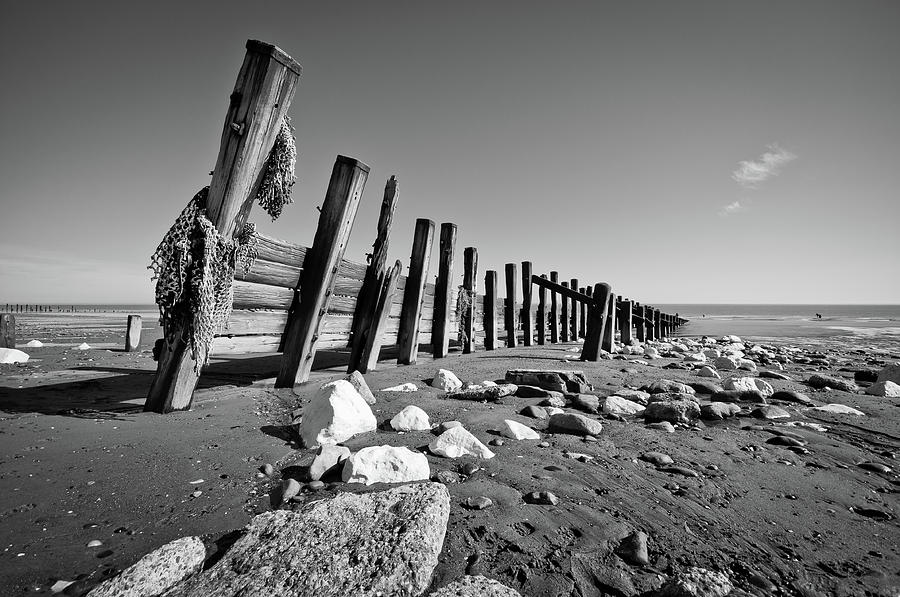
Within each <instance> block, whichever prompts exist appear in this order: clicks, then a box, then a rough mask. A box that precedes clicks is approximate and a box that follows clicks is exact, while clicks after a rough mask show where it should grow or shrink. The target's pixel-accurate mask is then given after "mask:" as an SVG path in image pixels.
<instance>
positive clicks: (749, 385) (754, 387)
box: [722, 377, 775, 396]
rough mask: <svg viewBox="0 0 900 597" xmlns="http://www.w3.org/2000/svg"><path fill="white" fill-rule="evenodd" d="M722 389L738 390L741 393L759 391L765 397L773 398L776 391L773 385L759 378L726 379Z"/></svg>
mask: <svg viewBox="0 0 900 597" xmlns="http://www.w3.org/2000/svg"><path fill="white" fill-rule="evenodd" d="M722 387H723V388H725V389H726V390H736V391H739V392H753V391H758V392H759V393H760V394H762V395H763V396H771V395H772V394H773V393H775V390H774V389H773V388H772V386H771V385H769V384H768V383H766V382H764V381H763V380H761V379H759V378H757V377H732V378H729V379H726V380H725V381H724V382H723V383H722Z"/></svg>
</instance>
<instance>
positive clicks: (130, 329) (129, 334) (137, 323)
mask: <svg viewBox="0 0 900 597" xmlns="http://www.w3.org/2000/svg"><path fill="white" fill-rule="evenodd" d="M140 345H141V316H140V315H129V316H128V325H127V327H126V328H125V352H134V351H135V350H137V349H138V347H139V346H140Z"/></svg>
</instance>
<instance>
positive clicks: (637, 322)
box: [634, 303, 647, 342]
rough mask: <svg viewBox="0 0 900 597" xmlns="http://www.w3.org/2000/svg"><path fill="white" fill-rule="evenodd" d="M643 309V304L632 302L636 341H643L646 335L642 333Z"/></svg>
mask: <svg viewBox="0 0 900 597" xmlns="http://www.w3.org/2000/svg"><path fill="white" fill-rule="evenodd" d="M644 311H645V308H644V305H642V304H640V303H634V331H635V335H636V336H637V341H638V342H644V341H646V339H647V335H646V334H645V333H644V330H645V326H644Z"/></svg>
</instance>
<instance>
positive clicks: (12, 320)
mask: <svg viewBox="0 0 900 597" xmlns="http://www.w3.org/2000/svg"><path fill="white" fill-rule="evenodd" d="M15 347H16V316H15V315H13V314H12V313H0V348H15Z"/></svg>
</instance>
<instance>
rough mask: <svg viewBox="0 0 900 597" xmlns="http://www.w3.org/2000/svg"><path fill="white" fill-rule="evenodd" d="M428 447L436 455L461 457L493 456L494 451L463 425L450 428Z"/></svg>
mask: <svg viewBox="0 0 900 597" xmlns="http://www.w3.org/2000/svg"><path fill="white" fill-rule="evenodd" d="M428 449H429V450H430V451H431V453H432V454H435V455H436V456H444V457H445V458H459V457H460V456H475V457H476V458H493V457H494V453H493V452H491V451H490V450H489V449H488V447H487V446H485V445H484V444H483V443H481V442H480V441H479V440H478V438H476V437H475V436H474V435H472V434H471V433H469V432H468V431H466V430H465V429H464V428H463V427H453V428H452V429H448V430H447V431H445V432H444V433H442V434H441V435H439V436H438V437H437V438H435V439H434V441H432V442H431V443H430V444H429V445H428ZM423 457H424V455H423Z"/></svg>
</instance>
